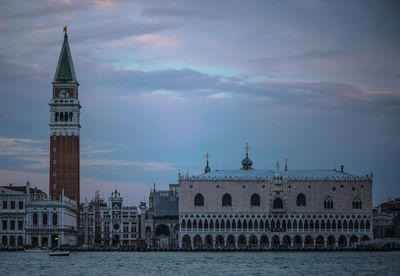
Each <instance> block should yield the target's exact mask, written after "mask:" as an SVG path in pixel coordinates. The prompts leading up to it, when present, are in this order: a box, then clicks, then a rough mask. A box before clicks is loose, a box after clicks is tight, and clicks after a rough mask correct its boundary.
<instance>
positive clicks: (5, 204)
mask: <svg viewBox="0 0 400 276" xmlns="http://www.w3.org/2000/svg"><path fill="white" fill-rule="evenodd" d="M3 209H7V201H3Z"/></svg>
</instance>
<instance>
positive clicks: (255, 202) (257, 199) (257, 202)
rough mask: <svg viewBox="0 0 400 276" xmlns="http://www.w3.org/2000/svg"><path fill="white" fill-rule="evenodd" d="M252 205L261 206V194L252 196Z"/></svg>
mask: <svg viewBox="0 0 400 276" xmlns="http://www.w3.org/2000/svg"><path fill="white" fill-rule="evenodd" d="M250 205H251V206H260V195H259V194H257V193H254V194H252V195H251V198H250Z"/></svg>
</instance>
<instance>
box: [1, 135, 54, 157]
mask: <svg viewBox="0 0 400 276" xmlns="http://www.w3.org/2000/svg"><path fill="white" fill-rule="evenodd" d="M43 143H44V142H43V141H41V140H33V139H26V138H8V137H0V155H9V156H14V155H15V156H19V155H33V156H41V155H46V154H48V152H47V151H45V150H44V149H43V147H42V146H41V144H43ZM38 144H39V145H38Z"/></svg>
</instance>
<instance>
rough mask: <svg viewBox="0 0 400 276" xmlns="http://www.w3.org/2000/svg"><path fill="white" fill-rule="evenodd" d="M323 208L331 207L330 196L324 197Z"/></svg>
mask: <svg viewBox="0 0 400 276" xmlns="http://www.w3.org/2000/svg"><path fill="white" fill-rule="evenodd" d="M324 209H333V200H332V198H331V197H330V196H327V197H325V200H324Z"/></svg>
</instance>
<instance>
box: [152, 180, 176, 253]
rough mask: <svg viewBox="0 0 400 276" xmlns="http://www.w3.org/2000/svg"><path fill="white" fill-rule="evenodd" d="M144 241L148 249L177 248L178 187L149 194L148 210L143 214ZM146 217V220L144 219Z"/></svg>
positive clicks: (170, 186)
mask: <svg viewBox="0 0 400 276" xmlns="http://www.w3.org/2000/svg"><path fill="white" fill-rule="evenodd" d="M144 215H145V219H144V223H145V225H146V226H145V239H146V244H147V246H148V247H150V248H167V249H173V248H178V247H179V242H178V233H179V185H178V184H170V185H169V190H165V191H156V189H155V187H154V189H153V190H152V191H151V192H150V196H149V209H148V210H147V211H146V212H145V214H144ZM146 217H147V219H146Z"/></svg>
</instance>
